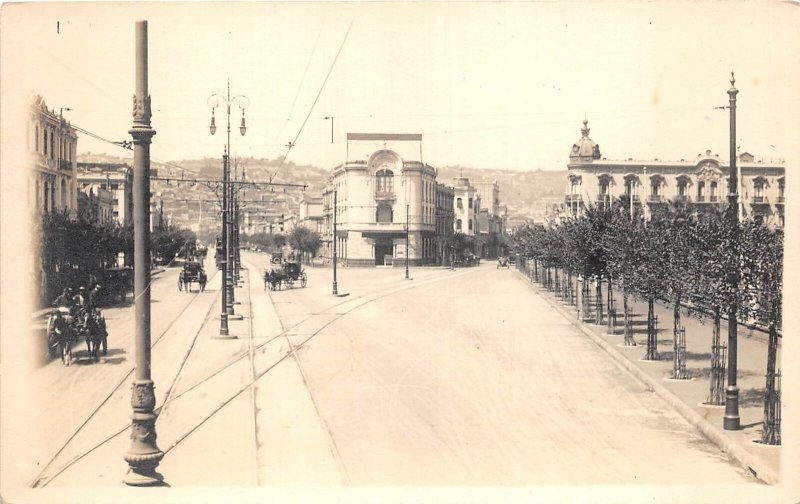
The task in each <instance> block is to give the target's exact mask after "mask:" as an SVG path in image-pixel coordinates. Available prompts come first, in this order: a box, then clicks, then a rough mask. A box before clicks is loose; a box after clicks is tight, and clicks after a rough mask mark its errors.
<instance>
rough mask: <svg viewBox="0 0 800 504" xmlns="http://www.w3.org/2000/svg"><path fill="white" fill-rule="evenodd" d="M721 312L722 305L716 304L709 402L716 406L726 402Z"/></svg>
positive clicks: (712, 332) (712, 336)
mask: <svg viewBox="0 0 800 504" xmlns="http://www.w3.org/2000/svg"><path fill="white" fill-rule="evenodd" d="M720 312H721V309H720V307H719V306H715V307H714V315H713V324H712V330H711V380H710V384H709V388H710V391H709V396H708V404H713V405H715V406H721V405H723V404H725V355H724V354H723V347H722V345H721V342H720V334H719V326H720Z"/></svg>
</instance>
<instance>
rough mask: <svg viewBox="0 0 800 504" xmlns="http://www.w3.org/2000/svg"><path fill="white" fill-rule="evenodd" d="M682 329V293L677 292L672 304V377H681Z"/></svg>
mask: <svg viewBox="0 0 800 504" xmlns="http://www.w3.org/2000/svg"><path fill="white" fill-rule="evenodd" d="M680 330H681V294H680V293H676V294H675V298H674V299H673V306H672V377H673V378H679V376H678V375H679V368H680V363H681V361H682V356H681V355H680V353H681V352H682V351H683V350H684V349H681V348H679V345H678V342H679V337H680Z"/></svg>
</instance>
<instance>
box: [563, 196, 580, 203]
mask: <svg viewBox="0 0 800 504" xmlns="http://www.w3.org/2000/svg"><path fill="white" fill-rule="evenodd" d="M582 201H583V198H581V195H580V194H567V195H566V196H564V203H567V204H570V203H581V202H582Z"/></svg>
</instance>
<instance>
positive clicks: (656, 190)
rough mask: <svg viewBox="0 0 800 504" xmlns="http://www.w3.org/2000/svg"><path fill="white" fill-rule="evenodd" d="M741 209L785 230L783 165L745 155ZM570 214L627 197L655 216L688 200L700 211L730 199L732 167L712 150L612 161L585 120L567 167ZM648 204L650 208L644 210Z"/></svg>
mask: <svg viewBox="0 0 800 504" xmlns="http://www.w3.org/2000/svg"><path fill="white" fill-rule="evenodd" d="M736 165H737V169H738V170H739V173H740V175H739V184H740V187H739V188H738V194H739V201H740V203H741V206H740V209H741V211H742V213H743V215H744V216H756V217H759V218H762V219H764V220H765V221H766V222H768V223H770V224H773V225H779V226H782V225H783V221H784V188H785V166H784V163H783V161H780V162H772V161H764V160H758V159H756V158H755V157H754V156H753V155H751V154H750V153H747V152H745V153H742V154H740V155H739V157H738V160H737V163H736ZM567 168H568V173H567V187H566V196H565V198H564V209H565V212H566V213H567V214H571V215H576V214H577V213H578V212H580V211H581V209H583V208H586V207H587V206H588V205H591V204H599V205H610V204H611V203H612V202H613V201H614V200H615V199H616V198H618V197H620V196H626V199H627V200H628V201H630V196H631V195H633V198H632V199H633V205H634V206H635V207H638V208H639V209H641V210H644V211H645V212H646V211H649V210H651V209H652V208H653V207H654V206H655V205H662V204H666V203H667V202H669V201H674V200H683V201H686V202H689V203H692V204H695V205H698V206H700V207H703V206H708V205H720V204H722V203H724V202H725V201H726V200H727V195H728V192H729V187H728V176H729V174H730V165H729V163H728V162H727V161H726V160H724V159H720V157H719V155H716V154H712V153H711V151H710V150H707V151H705V153H703V154H698V155H697V156H695V157H694V158H692V159H681V160H679V161H663V160H659V159H653V160H648V161H638V160H633V159H627V160H622V161H615V160H607V159H605V158H603V157H601V154H600V147H599V145H597V144H596V143H595V142H594V141H592V139H591V138H590V137H589V127H588V122H587V121H586V120H584V121H583V129H582V130H581V137H580V138H579V139H578V141H577V142H576V143H575V144H573V146H572V149H571V151H570V155H569V164H568V165H567ZM643 204H644V207H642V205H643Z"/></svg>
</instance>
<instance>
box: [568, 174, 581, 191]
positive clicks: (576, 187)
mask: <svg viewBox="0 0 800 504" xmlns="http://www.w3.org/2000/svg"><path fill="white" fill-rule="evenodd" d="M580 192H581V178H580V177H579V176H576V175H572V176H570V177H569V193H570V194H580Z"/></svg>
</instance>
